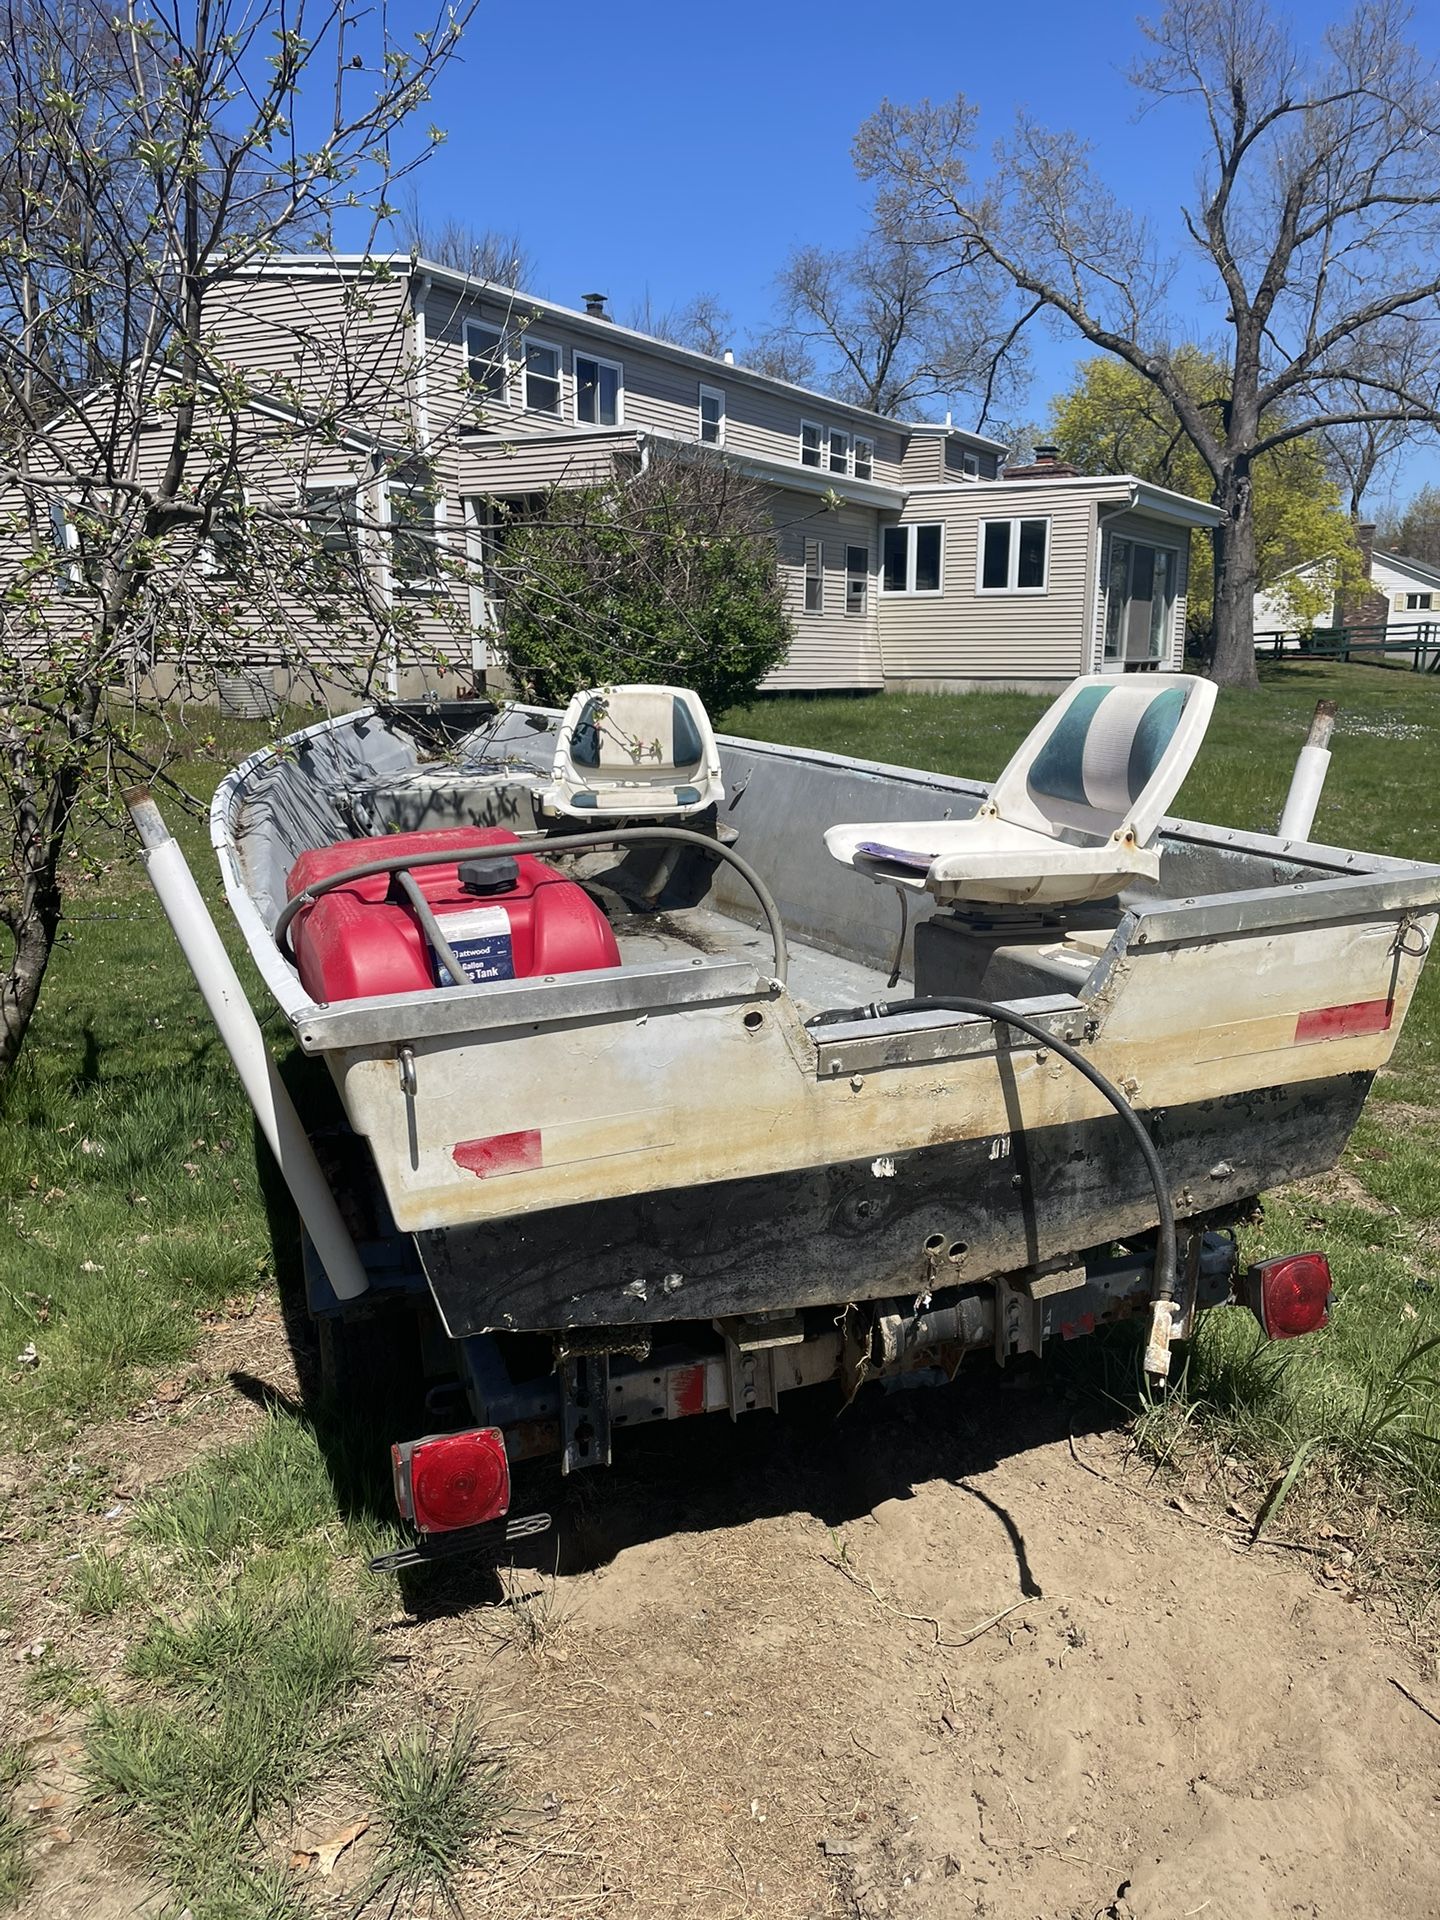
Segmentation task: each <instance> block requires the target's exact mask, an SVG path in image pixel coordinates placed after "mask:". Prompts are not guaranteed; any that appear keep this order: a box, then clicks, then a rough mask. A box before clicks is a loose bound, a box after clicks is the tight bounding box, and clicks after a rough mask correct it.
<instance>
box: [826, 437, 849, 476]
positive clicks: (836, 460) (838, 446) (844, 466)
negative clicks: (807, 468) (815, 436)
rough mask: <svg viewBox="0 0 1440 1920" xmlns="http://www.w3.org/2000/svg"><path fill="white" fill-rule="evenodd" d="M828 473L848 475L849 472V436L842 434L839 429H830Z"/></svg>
mask: <svg viewBox="0 0 1440 1920" xmlns="http://www.w3.org/2000/svg"><path fill="white" fill-rule="evenodd" d="M830 471H831V473H848V472H849V471H850V436H849V434H848V433H842V432H841V431H840V429H839V427H832V428H831V429H830Z"/></svg>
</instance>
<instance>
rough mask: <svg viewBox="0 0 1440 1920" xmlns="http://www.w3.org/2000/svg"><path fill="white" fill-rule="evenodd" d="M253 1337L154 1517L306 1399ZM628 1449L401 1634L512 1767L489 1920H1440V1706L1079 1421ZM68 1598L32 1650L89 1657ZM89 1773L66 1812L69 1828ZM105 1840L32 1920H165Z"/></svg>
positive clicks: (30, 1609) (420, 1605)
mask: <svg viewBox="0 0 1440 1920" xmlns="http://www.w3.org/2000/svg"><path fill="white" fill-rule="evenodd" d="M267 1327H268V1331H267V1330H266V1329H267ZM225 1337H226V1338H229V1339H232V1340H234V1341H237V1342H238V1343H239V1344H238V1347H237V1349H236V1351H235V1353H234V1354H233V1355H232V1353H230V1352H229V1351H227V1350H225V1348H224V1346H223V1343H221V1344H217V1347H216V1350H215V1352H214V1353H213V1354H212V1356H211V1365H210V1367H209V1369H208V1371H207V1369H206V1368H205V1367H203V1366H202V1367H201V1368H199V1369H197V1370H192V1374H191V1380H192V1382H193V1383H194V1384H193V1389H192V1391H193V1393H194V1395H195V1396H196V1397H197V1398H198V1397H199V1396H200V1395H208V1396H209V1398H208V1400H206V1401H205V1403H204V1404H203V1405H199V1406H197V1407H196V1409H195V1411H194V1413H193V1415H192V1416H190V1417H188V1418H187V1416H186V1412H185V1408H186V1400H181V1401H179V1402H178V1403H175V1404H173V1405H162V1406H161V1408H160V1409H159V1412H158V1414H157V1417H156V1418H155V1419H153V1420H150V1421H148V1422H147V1421H143V1420H142V1421H132V1422H130V1423H128V1424H127V1425H125V1426H124V1427H117V1428H116V1429H115V1430H113V1431H112V1432H111V1433H110V1434H109V1435H108V1436H103V1437H97V1447H98V1448H99V1449H100V1451H101V1452H102V1453H103V1454H105V1456H106V1457H107V1458H108V1460H109V1462H110V1470H111V1472H112V1473H113V1474H114V1475H115V1477H116V1478H117V1479H123V1478H124V1477H125V1476H126V1475H127V1474H128V1475H132V1476H133V1475H134V1473H135V1472H136V1463H137V1462H138V1461H140V1460H142V1459H143V1460H146V1461H154V1460H156V1459H157V1458H158V1459H162V1460H164V1461H166V1462H167V1463H168V1464H169V1465H170V1466H172V1467H173V1465H174V1464H176V1459H175V1456H176V1453H177V1450H178V1451H180V1452H183V1453H188V1452H190V1451H192V1450H193V1449H194V1447H195V1446H196V1445H197V1444H203V1443H205V1442H206V1441H207V1438H220V1437H225V1438H228V1437H231V1436H232V1435H233V1433H234V1431H235V1430H236V1426H237V1423H239V1424H243V1423H244V1422H245V1421H247V1420H249V1419H251V1418H254V1417H256V1416H255V1414H254V1403H253V1387H252V1390H251V1397H249V1398H241V1397H239V1396H236V1397H235V1398H234V1400H233V1402H232V1403H227V1402H226V1401H225V1398H224V1395H223V1393H218V1392H217V1391H216V1384H217V1382H221V1383H223V1378H224V1374H223V1369H224V1366H225V1365H226V1364H227V1363H228V1364H229V1365H232V1366H234V1365H237V1364H239V1365H243V1368H244V1370H245V1371H246V1372H247V1373H248V1374H250V1375H252V1376H258V1377H259V1378H261V1379H264V1380H267V1381H268V1383H269V1384H271V1385H273V1386H274V1387H276V1388H277V1389H279V1390H280V1391H281V1392H284V1393H286V1394H289V1393H292V1392H293V1391H294V1378H293V1374H292V1373H291V1372H290V1363H289V1355H288V1350H286V1349H285V1348H284V1343H283V1339H281V1338H280V1337H279V1323H278V1320H277V1319H274V1318H272V1319H271V1320H270V1321H269V1322H267V1323H264V1324H263V1325H259V1326H257V1324H256V1323H255V1322H251V1323H249V1325H248V1326H247V1328H246V1329H245V1330H244V1331H243V1333H242V1332H240V1331H238V1330H237V1331H236V1333H235V1334H233V1335H227V1336H225ZM217 1339H218V1336H217ZM207 1380H208V1383H209V1384H207ZM189 1398H190V1394H188V1393H187V1396H186V1399H189ZM797 1398H798V1396H797ZM625 1440H626V1442H628V1444H625V1443H622V1448H621V1454H620V1460H619V1464H618V1465H617V1467H616V1469H615V1470H613V1471H612V1472H611V1473H610V1474H609V1475H608V1476H601V1475H595V1476H583V1477H580V1478H577V1479H576V1480H573V1481H571V1482H569V1483H567V1484H566V1485H564V1486H563V1487H562V1486H561V1485H560V1484H559V1483H558V1482H555V1481H550V1482H545V1481H541V1482H540V1483H539V1484H538V1485H533V1486H532V1487H530V1488H528V1489H522V1502H523V1499H524V1496H525V1494H526V1493H527V1492H528V1493H529V1494H531V1495H532V1496H533V1497H540V1498H545V1499H548V1500H551V1501H553V1502H554V1503H555V1506H556V1511H557V1514H558V1515H559V1518H560V1525H559V1526H558V1528H557V1530H556V1531H555V1532H554V1533H552V1534H550V1535H549V1536H547V1537H546V1538H545V1539H544V1540H543V1541H541V1542H537V1543H536V1550H535V1552H534V1553H533V1554H532V1555H531V1561H530V1564H529V1565H528V1566H527V1567H523V1568H517V1569H514V1570H512V1571H509V1572H507V1573H506V1574H505V1575H504V1576H503V1577H502V1578H501V1579H500V1580H499V1581H497V1580H495V1579H492V1578H489V1577H487V1576H486V1575H485V1574H484V1573H483V1572H480V1571H477V1570H476V1569H474V1568H473V1567H467V1566H466V1565H465V1564H464V1563H457V1566H456V1567H455V1568H454V1569H453V1570H451V1571H449V1572H448V1573H447V1574H446V1577H445V1579H444V1581H443V1582H442V1583H441V1584H440V1585H438V1586H435V1585H431V1586H430V1587H429V1588H428V1589H427V1590H426V1591H425V1593H424V1596H423V1599H422V1598H419V1597H415V1598H414V1602H413V1605H412V1604H407V1598H406V1594H405V1592H404V1590H403V1589H399V1588H397V1600H396V1607H395V1610H394V1613H393V1615H392V1617H391V1618H390V1619H389V1621H388V1622H386V1623H385V1624H384V1626H383V1628H382V1633H383V1637H384V1640H385V1643H386V1648H387V1652H388V1654H389V1656H390V1658H389V1661H388V1663H387V1668H386V1678H385V1679H384V1681H383V1682H382V1683H381V1687H382V1693H383V1692H386V1691H388V1692H389V1693H390V1695H391V1696H392V1697H393V1698H394V1699H396V1700H398V1699H400V1698H402V1697H407V1699H408V1701H409V1702H411V1703H413V1701H414V1699H415V1698H416V1696H419V1698H420V1699H421V1700H422V1701H423V1702H424V1703H425V1706H426V1708H427V1710H429V1711H433V1712H434V1713H435V1714H436V1715H437V1716H438V1715H440V1714H441V1713H443V1712H446V1711H448V1710H453V1709H454V1708H455V1707H457V1706H460V1705H465V1704H473V1706H474V1707H475V1709H476V1710H477V1711H478V1713H479V1714H480V1716H481V1717H482V1719H483V1721H484V1723H485V1725H486V1727H487V1729H488V1730H489V1731H490V1733H491V1735H492V1737H493V1738H494V1739H496V1740H497V1741H498V1742H500V1743H502V1744H504V1745H505V1746H506V1747H507V1748H508V1750H509V1752H510V1755H511V1760H512V1766H513V1774H512V1781H513V1790H514V1793H515V1795H516V1798H517V1801H518V1803H519V1808H520V1812H519V1815H518V1817H517V1822H516V1826H515V1830H514V1832H513V1833H512V1834H510V1835H509V1836H508V1837H507V1839H506V1840H505V1842H504V1843H503V1844H502V1845H501V1846H500V1847H499V1848H498V1849H496V1850H495V1851H494V1852H493V1853H492V1854H491V1855H489V1856H487V1858H485V1859H484V1860H483V1861H481V1862H480V1863H478V1865H477V1867H476V1869H475V1871H474V1873H473V1874H472V1875H471V1877H470V1879H469V1880H468V1882H467V1884H466V1885H465V1886H464V1887H463V1888H462V1889H461V1896H462V1910H463V1911H464V1912H465V1913H466V1914H471V1915H475V1916H485V1920H542V1917H544V1920H571V1916H574V1917H575V1920H580V1917H581V1916H587V1915H590V1914H598V1915H604V1916H608V1915H615V1916H626V1917H627V1920H629V1917H634V1920H648V1917H649V1916H655V1917H656V1920H661V1917H662V1916H664V1917H666V1920H668V1917H669V1916H680V1915H685V1916H688V1917H690V1920H743V1917H744V1916H749V1915H759V1914H765V1915H771V1914H773V1915H777V1916H783V1917H784V1920H820V1916H828V1917H835V1920H838V1917H839V1916H844V1915H850V1916H862V1917H863V1920H875V1917H876V1916H895V1917H896V1920H906V1917H907V1916H913V1917H914V1920H949V1916H962V1915H963V1916H971V1915H974V1916H984V1920H1103V1917H1104V1916H1113V1917H1114V1920H1196V1917H1197V1916H1199V1915H1201V1914H1204V1915H1206V1916H1207V1920H1276V1917H1277V1916H1307V1920H1361V1917H1362V1916H1367V1917H1368V1916H1371V1915H1375V1916H1379V1915H1384V1916H1386V1917H1387V1920H1431V1917H1432V1916H1433V1915H1434V1914H1435V1913H1436V1912H1437V1910H1440V1865H1437V1851H1440V1849H1437V1841H1440V1830H1437V1825H1440V1822H1437V1810H1440V1744H1437V1742H1440V1722H1437V1720H1436V1719H1435V1718H1434V1717H1432V1715H1434V1714H1440V1678H1437V1675H1436V1673H1435V1671H1434V1669H1433V1666H1430V1665H1429V1664H1428V1663H1427V1662H1425V1661H1422V1660H1421V1659H1420V1658H1419V1656H1418V1655H1416V1654H1415V1653H1414V1652H1413V1651H1412V1650H1411V1649H1410V1648H1408V1647H1407V1646H1406V1645H1405V1644H1404V1641H1403V1638H1402V1637H1401V1636H1400V1635H1398V1634H1397V1632H1396V1631H1395V1630H1394V1628H1393V1626H1392V1625H1388V1624H1387V1623H1386V1622H1385V1621H1384V1620H1383V1619H1381V1618H1380V1617H1379V1616H1377V1615H1376V1614H1374V1613H1372V1612H1370V1611H1367V1610H1366V1608H1365V1607H1364V1606H1362V1605H1361V1604H1359V1603H1358V1602H1357V1601H1356V1600H1355V1598H1354V1597H1353V1595H1352V1596H1348V1597H1347V1594H1346V1592H1345V1591H1343V1590H1342V1591H1334V1590H1330V1589H1328V1588H1327V1586H1326V1585H1325V1583H1324V1580H1323V1579H1322V1578H1321V1577H1320V1571H1321V1561H1320V1557H1319V1556H1317V1555H1312V1554H1308V1553H1303V1552H1280V1551H1268V1552H1267V1551H1264V1550H1260V1551H1255V1552H1246V1551H1243V1550H1242V1549H1241V1546H1240V1543H1239V1540H1238V1538H1237V1537H1236V1536H1237V1535H1238V1533H1239V1532H1240V1531H1241V1530H1240V1529H1239V1528H1238V1527H1237V1525H1236V1523H1235V1522H1234V1521H1233V1520H1229V1519H1227V1517H1226V1515H1225V1514H1224V1513H1223V1512H1221V1511H1218V1510H1213V1509H1209V1508H1204V1507H1202V1506H1200V1505H1198V1504H1197V1502H1196V1501H1195V1500H1194V1499H1193V1498H1185V1499H1180V1500H1179V1501H1178V1504H1175V1501H1176V1496H1175V1492H1174V1488H1173V1486H1171V1485H1170V1484H1169V1483H1167V1482H1163V1481H1160V1482H1156V1481H1154V1480H1152V1479H1151V1478H1150V1476H1149V1475H1148V1474H1147V1472H1146V1471H1145V1470H1143V1469H1142V1468H1140V1467H1139V1466H1137V1465H1136V1464H1134V1463H1133V1462H1132V1463H1129V1464H1127V1460H1126V1453H1125V1447H1124V1443H1123V1438H1122V1437H1121V1436H1120V1435H1119V1434H1117V1433H1116V1432H1114V1431H1107V1430H1106V1429H1105V1428H1104V1427H1103V1426H1102V1427H1099V1428H1097V1427H1096V1426H1095V1425H1094V1422H1093V1416H1091V1415H1088V1414H1087V1413H1086V1411H1085V1410H1084V1408H1083V1406H1081V1405H1080V1403H1077V1402H1070V1403H1067V1402H1065V1401H1064V1400H1057V1399H1056V1398H1055V1397H1054V1396H1053V1395H1052V1394H1051V1393H1049V1392H1047V1391H1045V1390H1044V1388H1043V1387H1041V1386H1035V1385H1023V1384H1022V1385H1020V1386H1018V1387H1017V1386H1015V1385H1006V1384H1003V1383H1000V1382H999V1381H997V1380H996V1379H995V1378H993V1377H991V1376H989V1375H987V1374H985V1373H983V1372H980V1373H977V1374H976V1376H975V1377H974V1379H973V1380H967V1379H966V1377H965V1376H963V1375H962V1378H961V1381H960V1382H959V1383H957V1385H956V1386H955V1387H953V1388H951V1389H949V1390H948V1392H944V1393H940V1394H935V1393H912V1394H904V1395H896V1396H893V1397H891V1398H889V1399H880V1398H878V1397H877V1399H876V1400H875V1401H874V1402H872V1403H870V1404H866V1405H862V1406H860V1407H858V1408H856V1409H855V1410H853V1411H852V1412H850V1413H848V1414H846V1415H845V1416H843V1417H842V1418H841V1419H840V1420H839V1421H838V1422H837V1421H836V1420H835V1419H834V1417H833V1409H831V1408H830V1407H828V1406H823V1407H808V1408H801V1407H794V1408H793V1409H792V1410H790V1411H787V1413H786V1414H785V1415H784V1416H783V1417H781V1418H779V1419H777V1418H775V1417H774V1416H770V1415H757V1416H753V1417H751V1418H750V1419H748V1420H746V1421H743V1422H741V1423H740V1424H739V1425H738V1426H735V1427H732V1426H731V1425H730V1423H729V1422H728V1421H724V1420H715V1421H709V1422H703V1421H693V1422H689V1423H685V1424H684V1425H682V1426H678V1427H671V1428H668V1429H664V1428H662V1429H652V1430H649V1431H647V1432H640V1433H636V1434H632V1435H629V1436H626V1437H625ZM126 1448H128V1449H129V1451H130V1453H131V1455H132V1456H133V1458H132V1459H131V1460H129V1461H127V1460H125V1459H123V1458H121V1457H120V1455H121V1454H122V1453H123V1451H124V1450H125V1449H126ZM144 1477H146V1478H148V1477H149V1475H148V1474H146V1475H145V1476H144ZM517 1510H518V1508H517ZM0 1531H3V1529H0ZM11 1566H12V1583H11V1584H10V1591H11V1594H12V1596H14V1595H15V1586H14V1584H13V1569H14V1562H13V1561H12V1563H11ZM30 1598H31V1604H29V1605H26V1606H24V1607H22V1609H21V1612H22V1616H23V1617H22V1618H17V1620H16V1627H15V1635H16V1640H18V1639H20V1638H22V1637H24V1636H25V1635H28V1634H30V1633H35V1632H43V1631H45V1630H46V1629H47V1624H53V1621H54V1618H55V1615H54V1613H53V1611H51V1610H49V1608H48V1607H47V1603H46V1601H45V1597H44V1590H43V1583H42V1585H40V1586H38V1587H37V1588H36V1590H35V1592H34V1593H33V1594H32V1595H31V1597H30ZM14 1644H15V1643H14V1642H12V1646H13V1645H14ZM7 1651H8V1649H7ZM117 1652H118V1649H117ZM1402 1688H1403V1689H1405V1690H1406V1691H1402ZM67 1739H73V1730H71V1729H68V1728H67V1727H66V1726H65V1725H64V1724H63V1723H62V1724H60V1725H57V1726H56V1728H55V1730H54V1757H53V1762H52V1773H51V1774H50V1775H47V1776H45V1777H44V1778H42V1783H41V1787H42V1790H41V1792H40V1795H39V1797H40V1798H41V1799H42V1800H43V1799H45V1798H47V1797H51V1796H53V1802H52V1808H51V1810H50V1811H49V1813H48V1816H47V1817H49V1818H51V1819H54V1820H56V1821H59V1822H66V1823H68V1822H69V1819H70V1815H69V1813H68V1811H67V1809H66V1806H65V1805H64V1804H63V1803H64V1802H65V1801H66V1800H67V1798H68V1795H69V1793H70V1790H71V1787H72V1785H73V1783H72V1782H70V1781H69V1780H68V1779H67V1774H66V1755H67V1753H68V1754H71V1755H73V1753H74V1752H75V1751H76V1749H75V1748H74V1747H73V1745H69V1746H67V1744H66V1743H67ZM327 1817H333V1810H327V1809H326V1808H325V1807H324V1806H317V1807H308V1808H298V1809H296V1820H297V1823H307V1822H308V1823H309V1824H310V1825H311V1826H312V1827H314V1828H315V1830H316V1831H320V1830H323V1826H324V1821H325V1819H326V1818H327ZM74 1827H75V1830H74V1832H73V1833H71V1832H70V1831H69V1830H68V1826H67V1828H62V1829H61V1830H62V1831H64V1832H65V1839H64V1840H63V1842H56V1843H55V1844H54V1845H53V1846H51V1845H48V1844H47V1847H46V1850H45V1851H44V1853H43V1855H42V1858H41V1861H40V1865H41V1877H40V1880H39V1882H38V1884H37V1886H36V1889H35V1891H34V1893H33V1895H32V1896H31V1905H30V1907H29V1909H28V1911H32V1912H33V1913H35V1914H37V1915H40V1914H46V1915H49V1914H55V1915H60V1916H65V1915H70V1914H75V1915H77V1916H78V1915H80V1914H82V1913H83V1914H101V1913H103V1914H105V1915H106V1916H112V1915H113V1916H116V1917H117V1920H118V1916H119V1915H120V1914H122V1913H135V1912H137V1911H147V1912H153V1911H154V1907H153V1905H152V1904H151V1903H150V1902H149V1901H148V1900H147V1899H146V1888H145V1886H144V1883H143V1880H139V1879H135V1878H133V1877H132V1876H131V1875H129V1874H128V1873H126V1872H124V1871H123V1870H122V1869H120V1868H117V1867H114V1866H113V1865H111V1864H110V1857H109V1855H108V1853H107V1848H106V1847H105V1845H104V1843H103V1836H95V1835H91V1836H89V1837H87V1835H86V1832H85V1828H84V1822H83V1819H81V1820H78V1821H76V1822H75V1823H74ZM363 1851H364V1850H363V1848H357V1849H355V1854H356V1861H355V1866H354V1872H355V1873H356V1874H358V1873H359V1872H360V1871H361V1869H362V1867H363ZM345 1884H346V1876H345V1874H344V1873H341V1874H340V1875H338V1876H337V1879H336V1883H335V1885H334V1888H333V1892H331V1893H329V1894H327V1895H326V1902H327V1903H332V1902H333V1905H334V1910H335V1911H337V1912H339V1911H342V1910H344V1899H345Z"/></svg>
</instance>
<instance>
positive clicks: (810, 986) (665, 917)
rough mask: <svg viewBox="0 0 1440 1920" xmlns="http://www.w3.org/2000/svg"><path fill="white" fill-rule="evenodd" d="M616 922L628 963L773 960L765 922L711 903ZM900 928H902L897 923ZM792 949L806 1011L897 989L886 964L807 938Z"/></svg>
mask: <svg viewBox="0 0 1440 1920" xmlns="http://www.w3.org/2000/svg"><path fill="white" fill-rule="evenodd" d="M611 925H612V927H613V928H614V932H615V940H616V944H617V945H618V946H619V948H620V958H621V960H622V961H623V962H624V964H625V965H626V966H635V965H642V964H647V963H649V964H655V963H659V962H665V961H671V962H674V961H677V960H684V959H686V958H687V957H689V956H691V955H694V954H704V955H705V957H706V958H707V959H721V960H751V961H753V962H754V963H755V965H756V966H757V967H759V968H761V969H762V970H766V969H768V968H769V966H770V964H771V946H770V935H769V934H768V933H767V932H766V930H765V929H764V928H763V927H750V926H746V925H745V923H744V922H743V921H741V920H737V919H735V918H733V917H732V916H731V915H730V914H727V913H719V912H717V911H716V910H715V909H714V908H712V907H685V908H682V909H680V910H679V911H678V912H672V913H654V914H629V915H626V916H625V917H624V918H623V919H615V920H612V922H611ZM896 930H897V933H898V930H899V929H898V924H897V929H896ZM789 953H790V978H789V988H790V992H791V995H792V997H793V998H794V1000H795V1001H796V1003H797V1004H798V1005H799V1007H800V1008H801V1010H802V1012H804V1013H806V1014H809V1013H823V1012H826V1011H828V1010H829V1009H831V1008H834V1007H852V1006H860V1005H864V1004H868V1003H869V1002H870V1001H872V1000H878V999H882V998H883V997H884V995H885V994H886V992H887V991H888V992H893V991H895V989H893V988H891V987H890V985H889V980H890V975H889V972H888V970H886V969H883V968H877V967H870V966H866V965H865V964H864V963H863V962H861V961H858V960H847V959H844V958H842V957H841V956H840V955H839V954H834V953H826V952H825V951H824V950H823V949H822V948H820V947H815V946H809V945H806V944H805V942H803V941H796V940H792V941H791V942H790V943H789Z"/></svg>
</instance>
